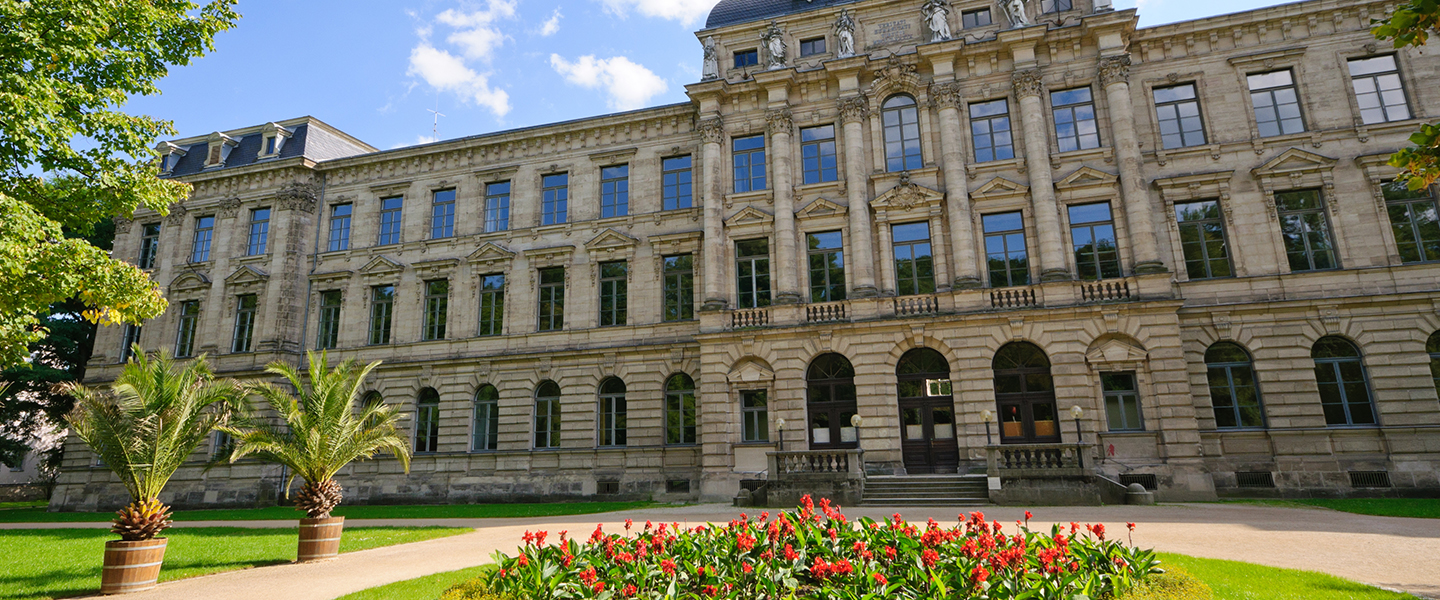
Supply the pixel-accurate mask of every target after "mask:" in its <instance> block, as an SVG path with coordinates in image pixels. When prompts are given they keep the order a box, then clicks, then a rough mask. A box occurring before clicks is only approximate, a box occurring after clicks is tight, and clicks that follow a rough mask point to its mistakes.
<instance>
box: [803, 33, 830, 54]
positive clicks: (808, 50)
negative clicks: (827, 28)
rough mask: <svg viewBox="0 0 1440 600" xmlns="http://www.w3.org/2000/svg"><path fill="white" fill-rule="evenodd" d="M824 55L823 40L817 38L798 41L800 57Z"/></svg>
mask: <svg viewBox="0 0 1440 600" xmlns="http://www.w3.org/2000/svg"><path fill="white" fill-rule="evenodd" d="M824 53H825V38H823V37H818V38H812V39H808V40H800V56H811V55H815V54H824Z"/></svg>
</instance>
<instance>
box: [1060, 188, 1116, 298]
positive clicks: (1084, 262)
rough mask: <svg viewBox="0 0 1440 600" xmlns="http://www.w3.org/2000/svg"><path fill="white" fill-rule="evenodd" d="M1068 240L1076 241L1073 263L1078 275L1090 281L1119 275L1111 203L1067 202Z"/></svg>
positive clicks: (1074, 242)
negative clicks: (1068, 216)
mask: <svg viewBox="0 0 1440 600" xmlns="http://www.w3.org/2000/svg"><path fill="white" fill-rule="evenodd" d="M1069 209H1070V238H1071V239H1070V241H1071V242H1072V243H1073V244H1074V245H1075V267H1076V268H1077V269H1078V270H1079V273H1078V275H1079V276H1080V279H1088V280H1091V281H1094V280H1097V279H1109V278H1112V277H1119V276H1120V252H1119V250H1118V249H1117V248H1116V246H1115V222H1114V221H1112V220H1111V217H1110V203H1109V202H1096V203H1094V204H1078V205H1074V206H1070V207H1069Z"/></svg>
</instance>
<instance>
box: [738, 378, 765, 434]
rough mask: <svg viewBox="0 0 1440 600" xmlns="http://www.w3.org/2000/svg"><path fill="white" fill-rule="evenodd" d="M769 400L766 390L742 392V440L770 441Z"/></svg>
mask: <svg viewBox="0 0 1440 600" xmlns="http://www.w3.org/2000/svg"><path fill="white" fill-rule="evenodd" d="M769 404H770V402H769V400H767V399H766V397H765V390H745V391H742V392H740V423H741V425H740V441H742V442H745V443H757V442H768V441H770V412H769V410H770V409H769Z"/></svg>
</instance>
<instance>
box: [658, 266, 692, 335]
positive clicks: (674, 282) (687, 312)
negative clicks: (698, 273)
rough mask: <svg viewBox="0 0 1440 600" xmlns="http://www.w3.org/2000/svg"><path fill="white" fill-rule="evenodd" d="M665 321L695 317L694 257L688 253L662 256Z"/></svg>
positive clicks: (685, 319) (686, 319)
mask: <svg viewBox="0 0 1440 600" xmlns="http://www.w3.org/2000/svg"><path fill="white" fill-rule="evenodd" d="M663 260H664V263H665V265H664V275H665V315H664V319H665V321H667V322H668V321H688V320H691V319H694V318H695V259H694V258H693V257H692V256H691V255H689V254H677V255H675V256H666V257H664V259H663Z"/></svg>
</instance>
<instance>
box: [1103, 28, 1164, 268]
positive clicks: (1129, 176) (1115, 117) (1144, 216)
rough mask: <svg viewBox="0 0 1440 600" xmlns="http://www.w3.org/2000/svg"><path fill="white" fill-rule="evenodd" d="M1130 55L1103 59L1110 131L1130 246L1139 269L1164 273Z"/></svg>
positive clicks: (1136, 266)
mask: <svg viewBox="0 0 1440 600" xmlns="http://www.w3.org/2000/svg"><path fill="white" fill-rule="evenodd" d="M1129 80H1130V55H1129V54H1122V55H1120V56H1112V57H1109V58H1102V59H1100V85H1101V86H1103V87H1104V88H1105V98H1106V99H1107V100H1108V101H1109V104H1110V131H1111V134H1112V135H1113V136H1114V138H1113V139H1114V142H1113V143H1114V144H1115V159H1116V160H1115V162H1116V163H1118V164H1119V166H1120V196H1121V198H1122V199H1123V200H1124V203H1125V220H1126V221H1127V222H1128V223H1127V224H1128V225H1129V226H1130V246H1131V248H1132V249H1133V250H1132V251H1133V252H1134V260H1135V269H1134V270H1135V272H1136V273H1164V272H1165V271H1166V268H1165V263H1164V261H1162V260H1160V252H1159V248H1158V244H1157V240H1156V239H1155V218H1154V215H1153V214H1152V211H1151V204H1150V193H1149V192H1148V191H1147V190H1146V189H1145V173H1144V162H1142V160H1141V158H1140V145H1139V142H1138V141H1137V140H1136V137H1135V109H1134V106H1133V105H1132V104H1131V102H1130V81H1129Z"/></svg>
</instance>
